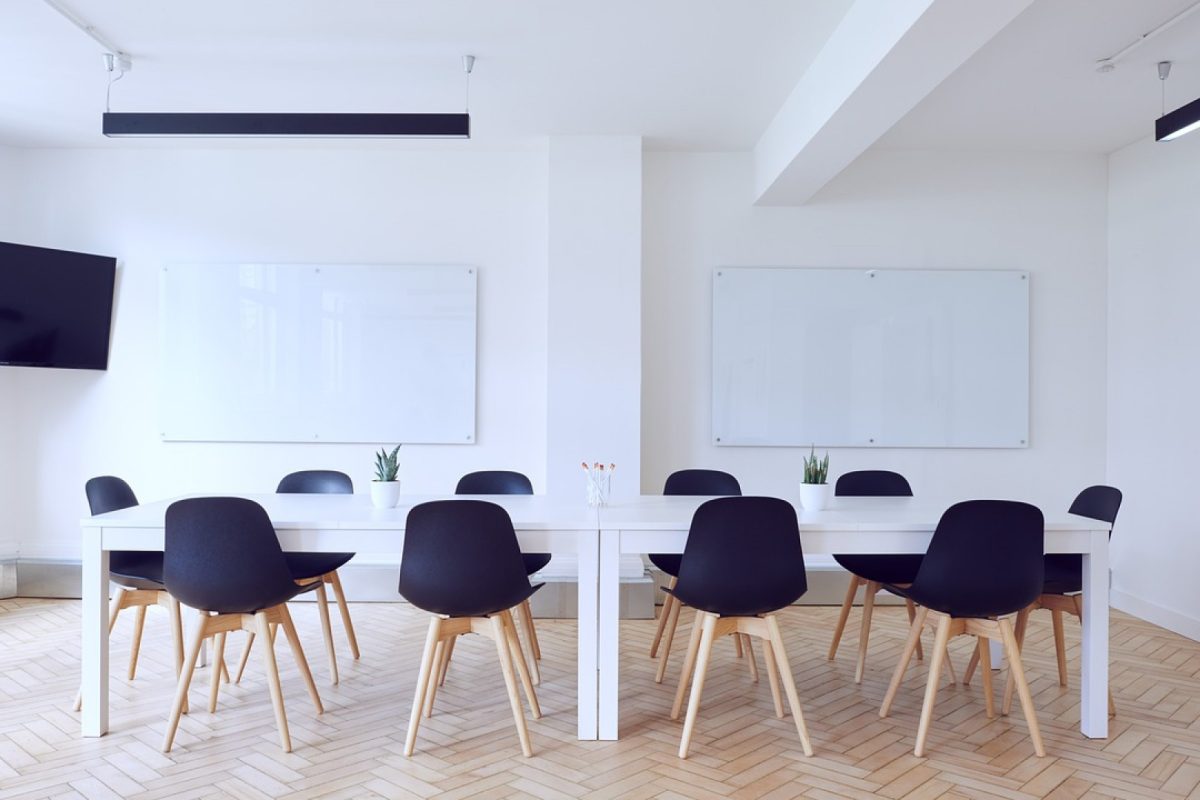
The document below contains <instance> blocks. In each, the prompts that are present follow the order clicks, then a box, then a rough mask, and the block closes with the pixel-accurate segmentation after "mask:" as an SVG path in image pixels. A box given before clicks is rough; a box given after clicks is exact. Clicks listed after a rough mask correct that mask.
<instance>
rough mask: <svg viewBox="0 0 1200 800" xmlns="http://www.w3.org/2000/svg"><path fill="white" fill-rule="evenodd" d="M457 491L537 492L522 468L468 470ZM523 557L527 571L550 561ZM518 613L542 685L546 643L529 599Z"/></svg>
mask: <svg viewBox="0 0 1200 800" xmlns="http://www.w3.org/2000/svg"><path fill="white" fill-rule="evenodd" d="M454 493H455V494H533V484H532V483H531V482H530V481H529V478H527V477H525V476H524V475H522V474H521V473H520V472H512V471H510V470H503V469H495V470H483V471H481V472H468V473H467V474H466V475H463V476H462V477H461V478H459V480H458V485H457V486H456V487H454ZM521 561H522V563H524V565H525V575H526V576H529V575H533V574H534V573H536V572H539V571H540V570H542V569H545V567H546V565H547V564H549V563H550V554H549V553H522V554H521ZM516 614H517V616H518V617H519V618H520V620H521V627H523V628H524V629H525V638H524V640H523V641H522V639H521V637H519V636H518V637H517V641H521V642H522V644H523V645H524V646H525V647H526V648H527V649H528V654H527V655H522V658H526V659H527V665H528V667H529V669H530V671H531V672H532V673H533V682H534V684H536V685H538V686H540V685H541V683H542V670H541V667H539V666H538V662H539V661H541V660H542V645H541V643H540V642H538V635H537V628H535V627H534V625H533V609H532V608H530V607H529V601H528V600H526V601H525V602H523V603H521V606H520V608H519V609H518V610H517V611H516ZM454 641H455V640H453V639H452V640H451V641H450V645H449V647H450V650H449V652H448V653H447V654H446V659H445V664H444V666H443V671H442V674H441V675H440V676H439V684H438V685H439V686H440V685H442V683H443V682H444V681H445V679H446V674H445V669H446V668H448V667H449V664H450V655H451V654H452V653H453V651H454Z"/></svg>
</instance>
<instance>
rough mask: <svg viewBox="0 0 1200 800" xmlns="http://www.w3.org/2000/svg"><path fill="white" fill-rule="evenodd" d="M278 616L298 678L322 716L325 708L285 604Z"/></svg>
mask: <svg viewBox="0 0 1200 800" xmlns="http://www.w3.org/2000/svg"><path fill="white" fill-rule="evenodd" d="M279 616H280V617H281V618H282V622H281V623H280V624H281V626H282V627H283V635H284V636H286V637H287V640H288V645H289V646H290V647H291V648H292V657H293V658H294V659H296V667H297V668H298V669H299V670H300V677H301V678H303V679H304V688H305V689H307V690H308V696H309V698H311V699H312V702H313V707H314V708H315V709H316V710H317V713H318V714H324V713H325V706H324V705H323V704H322V703H321V695H320V693H319V692H317V684H316V682H314V681H313V676H312V670H310V669H309V668H308V659H307V658H305V657H304V648H303V647H301V646H300V636H299V635H298V634H297V633H296V623H295V622H293V621H292V612H291V611H288V607H287V604H286V603H285V604H283V605H281V606H279Z"/></svg>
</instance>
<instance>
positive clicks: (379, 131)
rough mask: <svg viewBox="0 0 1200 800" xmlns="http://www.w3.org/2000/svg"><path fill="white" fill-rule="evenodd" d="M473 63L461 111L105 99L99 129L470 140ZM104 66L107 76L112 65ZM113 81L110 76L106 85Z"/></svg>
mask: <svg viewBox="0 0 1200 800" xmlns="http://www.w3.org/2000/svg"><path fill="white" fill-rule="evenodd" d="M474 67H475V56H463V70H464V72H465V73H466V78H467V108H466V110H465V111H464V112H463V113H461V114H456V113H450V114H341V113H296V114H291V113H246V112H234V113H215V114H214V113H195V112H191V113H171V112H113V111H109V110H108V104H107V102H106V103H105V112H104V115H103V120H102V130H103V132H104V135H105V136H108V137H110V138H128V137H152V138H164V137H186V138H203V137H224V138H237V137H248V138H254V137H270V138H306V139H320V138H350V139H470V138H471V114H470V88H471V71H472V70H473V69H474ZM108 70H109V74H110V75H111V74H112V71H113V67H112V66H111V64H110V65H109V66H108ZM117 80H120V76H118V77H117V78H110V81H109V86H110V87H111V85H112V84H113V83H115V82H116V81H117Z"/></svg>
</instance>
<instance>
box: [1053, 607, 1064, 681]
mask: <svg viewBox="0 0 1200 800" xmlns="http://www.w3.org/2000/svg"><path fill="white" fill-rule="evenodd" d="M1050 621H1051V623H1052V624H1053V626H1054V654H1055V655H1056V656H1057V657H1058V685H1059V686H1066V685H1067V643H1066V637H1065V635H1064V632H1063V615H1062V612H1061V611H1059V610H1058V609H1057V608H1052V609H1050Z"/></svg>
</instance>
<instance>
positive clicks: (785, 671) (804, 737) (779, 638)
mask: <svg viewBox="0 0 1200 800" xmlns="http://www.w3.org/2000/svg"><path fill="white" fill-rule="evenodd" d="M765 619H766V622H767V634H768V635H769V637H770V642H771V650H772V652H773V654H774V656H775V663H776V665H777V666H778V667H779V677H780V679H781V680H782V681H783V689H784V692H785V693H786V694H787V699H788V705H789V706H791V708H792V718H793V719H794V720H795V722H796V733H798V734H799V735H800V746H801V747H802V748H803V749H804V755H806V756H811V755H812V754H813V749H812V742H811V741H810V740H809V738H808V726H807V725H805V724H804V712H803V711H801V710H800V695H799V694H798V693H797V692H796V679H795V678H794V677H793V676H792V665H791V663H790V662H789V661H788V657H787V650H785V649H784V646H783V635H782V634H781V633H780V632H779V620H778V618H777V617H776V615H775V614H770V615H768V616H767V617H765Z"/></svg>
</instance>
